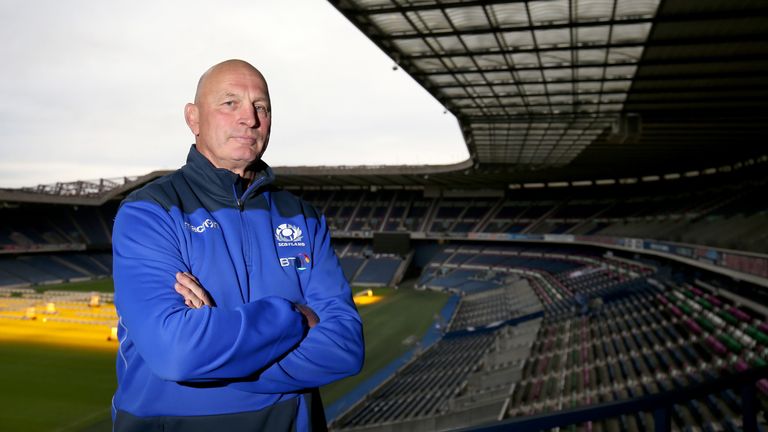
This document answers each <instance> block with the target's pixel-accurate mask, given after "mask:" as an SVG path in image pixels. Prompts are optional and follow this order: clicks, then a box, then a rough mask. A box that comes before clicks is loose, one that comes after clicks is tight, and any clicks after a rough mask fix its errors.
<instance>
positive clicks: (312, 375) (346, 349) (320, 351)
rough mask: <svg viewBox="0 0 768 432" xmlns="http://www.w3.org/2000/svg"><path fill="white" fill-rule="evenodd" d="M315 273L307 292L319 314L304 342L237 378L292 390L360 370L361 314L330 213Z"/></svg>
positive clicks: (319, 238) (247, 384) (244, 386)
mask: <svg viewBox="0 0 768 432" xmlns="http://www.w3.org/2000/svg"><path fill="white" fill-rule="evenodd" d="M314 241H315V243H314V248H313V253H312V255H313V256H312V260H313V261H314V263H313V266H312V270H311V271H312V273H311V275H310V279H309V283H308V287H307V288H306V289H305V291H304V296H305V299H306V301H307V304H308V305H309V307H311V308H312V309H313V310H314V311H315V312H316V313H317V315H318V317H319V318H320V323H319V324H318V325H316V326H315V327H313V328H312V329H310V330H309V333H308V334H307V336H306V338H305V339H304V340H303V341H301V343H300V344H299V346H298V347H297V348H296V349H294V350H293V351H291V352H290V353H288V355H286V356H285V357H284V358H282V359H281V360H279V361H278V362H277V363H275V364H273V365H271V366H270V367H269V368H267V369H266V370H265V371H264V372H262V373H261V374H260V376H258V377H256V378H255V379H254V380H251V381H240V382H235V383H232V384H231V385H232V386H234V387H235V388H238V389H240V390H244V391H250V392H256V393H288V392H295V391H299V390H302V389H307V388H314V387H320V386H323V385H325V384H329V383H331V382H334V381H337V380H340V379H342V378H345V377H348V376H351V375H355V374H357V373H358V372H360V369H361V368H362V366H363V358H364V354H365V347H364V343H363V326H362V323H361V320H360V315H359V314H358V313H357V309H356V308H355V304H354V302H353V301H352V293H351V290H350V289H349V284H347V281H346V278H345V277H344V273H343V272H342V270H341V266H340V265H339V260H338V259H337V258H336V254H335V252H334V251H333V248H332V247H331V239H330V233H329V232H328V227H327V226H326V222H325V217H320V218H319V223H318V224H317V225H316V232H315V233H314Z"/></svg>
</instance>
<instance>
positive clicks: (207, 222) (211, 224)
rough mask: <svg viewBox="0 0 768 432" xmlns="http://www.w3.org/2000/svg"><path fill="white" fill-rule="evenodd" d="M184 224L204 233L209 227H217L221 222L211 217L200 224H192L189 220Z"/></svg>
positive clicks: (190, 228)
mask: <svg viewBox="0 0 768 432" xmlns="http://www.w3.org/2000/svg"><path fill="white" fill-rule="evenodd" d="M184 226H186V227H187V228H189V230H190V231H192V232H194V233H198V234H199V233H204V232H205V231H206V230H208V229H216V228H218V227H219V223H218V222H216V221H213V220H210V219H206V220H204V221H203V223H201V224H200V225H192V224H191V223H189V222H184Z"/></svg>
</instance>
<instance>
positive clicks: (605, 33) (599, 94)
mask: <svg viewBox="0 0 768 432" xmlns="http://www.w3.org/2000/svg"><path fill="white" fill-rule="evenodd" d="M331 3H332V4H333V5H334V6H335V7H336V8H337V9H338V10H339V11H340V12H341V13H342V14H344V15H345V16H346V17H347V18H348V19H349V20H350V21H351V22H352V23H353V24H355V25H356V26H357V27H358V28H359V29H360V30H361V31H362V32H363V33H364V34H365V35H366V36H368V37H369V38H370V39H371V40H372V41H373V42H374V43H376V45H378V46H379V47H380V48H381V49H382V50H384V52H386V53H387V54H388V55H389V56H390V57H391V58H392V59H393V61H394V62H395V63H396V65H397V66H398V67H401V68H403V69H404V70H406V71H407V72H408V73H409V74H410V75H411V76H412V77H413V78H414V79H416V80H417V81H418V82H419V83H420V84H421V85H422V86H424V88H425V89H427V90H428V91H429V92H430V93H431V94H432V95H433V96H434V97H435V98H436V99H437V100H439V101H440V102H441V103H442V104H443V105H444V106H445V108H446V109H447V110H449V111H450V112H452V113H453V114H454V115H455V116H456V117H457V118H458V120H459V122H460V125H461V128H462V131H463V134H464V137H465V140H466V143H467V147H468V149H469V152H470V155H471V157H472V160H471V162H470V163H469V165H470V166H471V167H472V169H471V173H469V174H473V175H474V176H476V177H478V178H487V179H488V180H490V181H491V182H492V183H499V184H503V183H505V182H515V181H546V180H574V179H579V178H619V177H627V176H646V175H650V174H664V173H668V172H684V171H686V170H697V169H706V168H709V167H717V166H721V165H722V164H724V163H725V164H728V163H737V162H738V161H746V160H749V159H751V158H755V157H760V156H762V155H764V154H765V153H766V150H765V147H764V142H765V140H766V135H768V134H766V132H768V115H766V114H767V113H768V110H766V108H768V97H767V96H768V79H767V78H766V77H768V44H767V43H766V42H768V2H765V1H761V0H753V1H748V0H709V1H690V0H512V1H509V0H508V1H493V0H486V1H473V0H468V1H456V0H442V1H440V0H427V1H425V0H405V1H402V0H335V1H334V0H332V1H331ZM315 171H317V173H318V174H320V171H322V169H311V168H307V169H305V170H304V171H303V173H304V174H305V175H310V177H311V176H312V175H313V172H315ZM383 172H384V171H382V173H383ZM361 174H362V173H361ZM455 174H459V175H460V176H461V175H464V176H466V175H467V174H468V173H467V172H466V169H465V168H464V167H462V169H461V171H460V172H458V173H455ZM452 177H456V176H455V175H447V176H446V175H437V176H433V178H445V180H446V182H450V181H451V178H452ZM296 180H299V179H296ZM304 180H309V179H304ZM359 180H360V179H359ZM370 180H372V182H373V184H376V181H377V180H376V176H372V177H371V179H370ZM402 180H405V179H402ZM456 180H457V181H461V179H460V178H456ZM297 183H299V182H297Z"/></svg>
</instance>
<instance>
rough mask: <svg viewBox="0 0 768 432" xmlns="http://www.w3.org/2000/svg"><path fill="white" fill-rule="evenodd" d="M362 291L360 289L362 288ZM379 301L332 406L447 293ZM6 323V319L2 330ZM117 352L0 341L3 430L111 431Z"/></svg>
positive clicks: (106, 287) (99, 286)
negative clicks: (358, 359)
mask: <svg viewBox="0 0 768 432" xmlns="http://www.w3.org/2000/svg"><path fill="white" fill-rule="evenodd" d="M44 289H48V290H53V289H56V290H59V289H72V290H78V291H102V292H109V291H111V290H112V280H111V279H104V280H99V281H92V282H80V283H74V284H63V285H55V286H54V285H50V286H46V287H44ZM358 291H359V290H358ZM374 293H375V295H377V296H381V299H380V300H379V301H378V302H376V303H373V304H369V305H364V306H359V310H360V315H361V316H362V318H363V326H364V332H365V342H366V350H365V351H366V362H365V366H364V368H363V371H362V372H361V373H360V375H358V376H355V377H351V378H348V379H346V380H343V381H340V382H338V383H334V384H332V385H329V386H326V387H324V388H323V389H321V392H322V394H323V400H324V402H325V404H326V405H330V404H331V403H333V402H334V401H335V400H336V399H337V398H339V397H340V396H342V395H343V394H344V393H346V392H347V391H349V390H351V389H352V388H354V387H355V386H356V385H357V384H358V383H360V382H361V381H363V380H364V379H366V378H367V377H369V376H370V375H371V374H372V373H374V372H376V371H377V370H378V369H380V368H381V367H383V366H385V365H387V364H388V363H390V362H391V361H392V360H394V359H396V358H397V357H399V356H400V355H402V353H404V352H405V351H406V350H408V349H409V348H410V346H408V345H406V344H404V342H405V341H415V340H419V339H420V338H421V336H422V335H423V334H424V332H425V331H426V330H427V328H428V327H429V326H430V325H431V324H432V321H433V317H434V315H435V313H437V312H439V311H440V309H441V308H442V307H443V305H444V304H445V302H446V300H447V299H448V296H447V295H445V294H442V293H435V292H422V291H413V290H410V289H400V290H393V289H383V288H379V289H374ZM2 326H3V323H2V321H0V331H2ZM114 369H115V354H114V353H109V352H102V351H92V350H87V349H78V348H70V347H67V348H61V347H56V346H49V345H32V344H19V343H10V342H0V389H2V390H1V391H0V430H2V431H8V432H12V431H32V432H33V431H60V432H98V431H105V432H106V431H109V430H111V421H110V419H109V406H110V400H111V398H112V394H113V392H114V390H115V372H114Z"/></svg>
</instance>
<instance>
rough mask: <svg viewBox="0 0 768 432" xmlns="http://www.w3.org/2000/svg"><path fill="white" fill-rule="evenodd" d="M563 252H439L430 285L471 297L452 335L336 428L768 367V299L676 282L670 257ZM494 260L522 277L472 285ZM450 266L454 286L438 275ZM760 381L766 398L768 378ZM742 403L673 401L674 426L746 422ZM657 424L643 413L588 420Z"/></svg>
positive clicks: (568, 404) (630, 394)
mask: <svg viewBox="0 0 768 432" xmlns="http://www.w3.org/2000/svg"><path fill="white" fill-rule="evenodd" d="M563 252H564V251H563V250H554V249H552V248H546V249H542V248H541V247H528V248H521V247H515V248H509V249H507V248H505V247H499V246H497V245H493V246H485V247H481V246H462V247H458V248H455V247H446V248H444V250H443V251H442V252H440V253H437V254H435V255H434V259H433V261H432V262H431V263H430V264H429V266H427V268H425V271H424V274H432V275H433V276H432V277H429V278H424V277H422V280H421V281H422V282H425V285H426V286H427V287H431V288H433V289H451V290H454V291H456V290H458V291H460V292H462V294H463V295H462V299H461V302H460V304H459V307H458V309H457V311H456V313H455V314H454V316H453V318H452V320H451V322H450V324H449V327H448V329H447V333H446V335H445V336H444V338H443V340H442V341H441V342H440V343H438V344H437V345H435V346H434V347H432V348H430V350H428V351H427V352H425V353H424V354H423V355H421V356H420V357H418V358H416V359H415V360H414V361H412V362H411V363H409V364H408V365H407V366H405V367H403V368H402V369H401V370H399V371H398V372H397V373H396V374H395V375H394V376H393V377H392V378H391V379H390V380H389V381H388V382H387V383H386V384H385V385H383V386H381V387H380V388H379V389H377V390H376V391H375V392H373V393H372V394H371V395H369V396H368V397H367V398H366V400H365V401H364V402H363V403H361V404H359V405H358V406H356V407H354V408H353V409H351V410H350V411H348V412H347V413H346V414H344V415H343V416H341V417H340V418H339V419H338V420H337V421H336V422H335V423H334V428H335V429H337V430H367V431H394V430H398V431H399V430H405V431H409V430H410V431H416V430H446V429H452V428H457V427H462V426H468V425H473V424H484V423H488V422H493V421H495V420H497V419H499V418H514V417H517V416H531V415H535V414H541V413H546V412H553V411H558V410H561V409H563V408H576V407H580V406H584V405H591V404H599V403H607V402H613V401H617V400H627V399H631V398H636V397H639V396H643V395H654V394H659V393H661V392H664V391H667V390H672V389H676V388H683V387H685V386H686V385H689V384H692V383H701V382H703V381H705V380H708V379H714V378H716V377H718V376H720V375H721V374H722V373H725V372H728V371H740V370H746V369H748V368H749V367H751V366H762V365H764V364H765V354H766V352H765V350H766V347H768V345H765V344H766V343H768V333H766V331H768V326H766V325H765V320H766V312H767V311H768V309H766V307H765V306H762V305H757V306H755V305H754V304H753V303H751V302H750V301H749V300H748V299H745V298H741V297H739V296H737V295H734V294H733V293H729V291H727V290H724V289H722V288H717V287H715V286H714V285H713V284H712V283H709V282H707V281H704V280H700V279H695V280H689V279H688V278H689V276H686V275H683V274H672V273H669V272H667V273H668V274H671V275H672V277H671V279H664V278H663V274H664V273H665V272H664V271H660V269H663V264H662V263H659V262H654V263H653V265H649V264H647V263H642V262H636V261H633V260H628V259H625V258H621V257H616V256H614V255H606V256H599V255H594V254H591V253H586V254H573V255H570V253H573V251H567V252H568V253H569V254H564V253H563ZM469 255H471V256H473V258H471V259H467V258H466V257H467V256H469ZM534 257H535V258H534ZM467 267H471V268H473V269H475V270H472V271H470V270H468V269H467ZM483 267H484V268H485V270H486V271H488V270H490V269H493V271H494V272H497V273H505V274H509V275H511V276H508V277H507V278H499V279H498V283H497V284H496V285H495V286H489V287H487V288H486V289H484V290H475V289H470V290H469V291H462V290H461V287H463V286H465V285H466V283H467V282H469V281H470V280H471V278H473V277H475V276H476V275H477V271H476V270H479V269H481V268H483ZM436 270H437V271H436ZM440 270H447V271H448V272H447V273H445V274H446V275H448V276H449V278H450V282H449V283H446V282H445V280H446V277H440V276H437V277H436V278H435V276H434V275H439V274H441V272H440ZM459 279H463V280H464V283H462V282H459V281H458V280H459ZM718 283H722V281H720V282H718ZM726 293H728V294H726ZM750 305H751V306H750ZM465 350H471V351H472V352H471V354H470V353H467V352H465ZM438 376H439V377H440V378H438ZM758 389H759V392H760V393H761V394H762V395H765V396H768V381H767V380H762V381H760V382H759V384H758ZM692 399H693V398H692ZM740 403H741V402H740V401H739V397H738V396H737V395H736V394H734V392H733V390H728V391H724V392H720V393H718V394H715V395H709V396H707V397H705V398H702V399H701V400H690V401H688V402H687V403H686V404H681V405H675V407H674V410H673V414H672V422H673V425H674V426H675V427H677V428H680V430H683V428H686V427H695V428H699V430H728V429H734V428H738V425H739V424H740V421H741V419H740V415H741V414H740V413H741V406H740ZM653 424H654V419H653V417H652V416H651V415H650V414H645V413H637V414H634V415H629V416H622V417H619V418H609V419H605V420H602V421H599V422H595V423H594V424H591V423H590V424H588V425H583V427H584V428H585V429H584V430H589V429H590V428H593V427H594V428H595V430H611V431H612V430H617V431H618V430H631V431H644V430H650V429H651V428H652V426H651V425H653ZM580 429H581V427H580Z"/></svg>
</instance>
